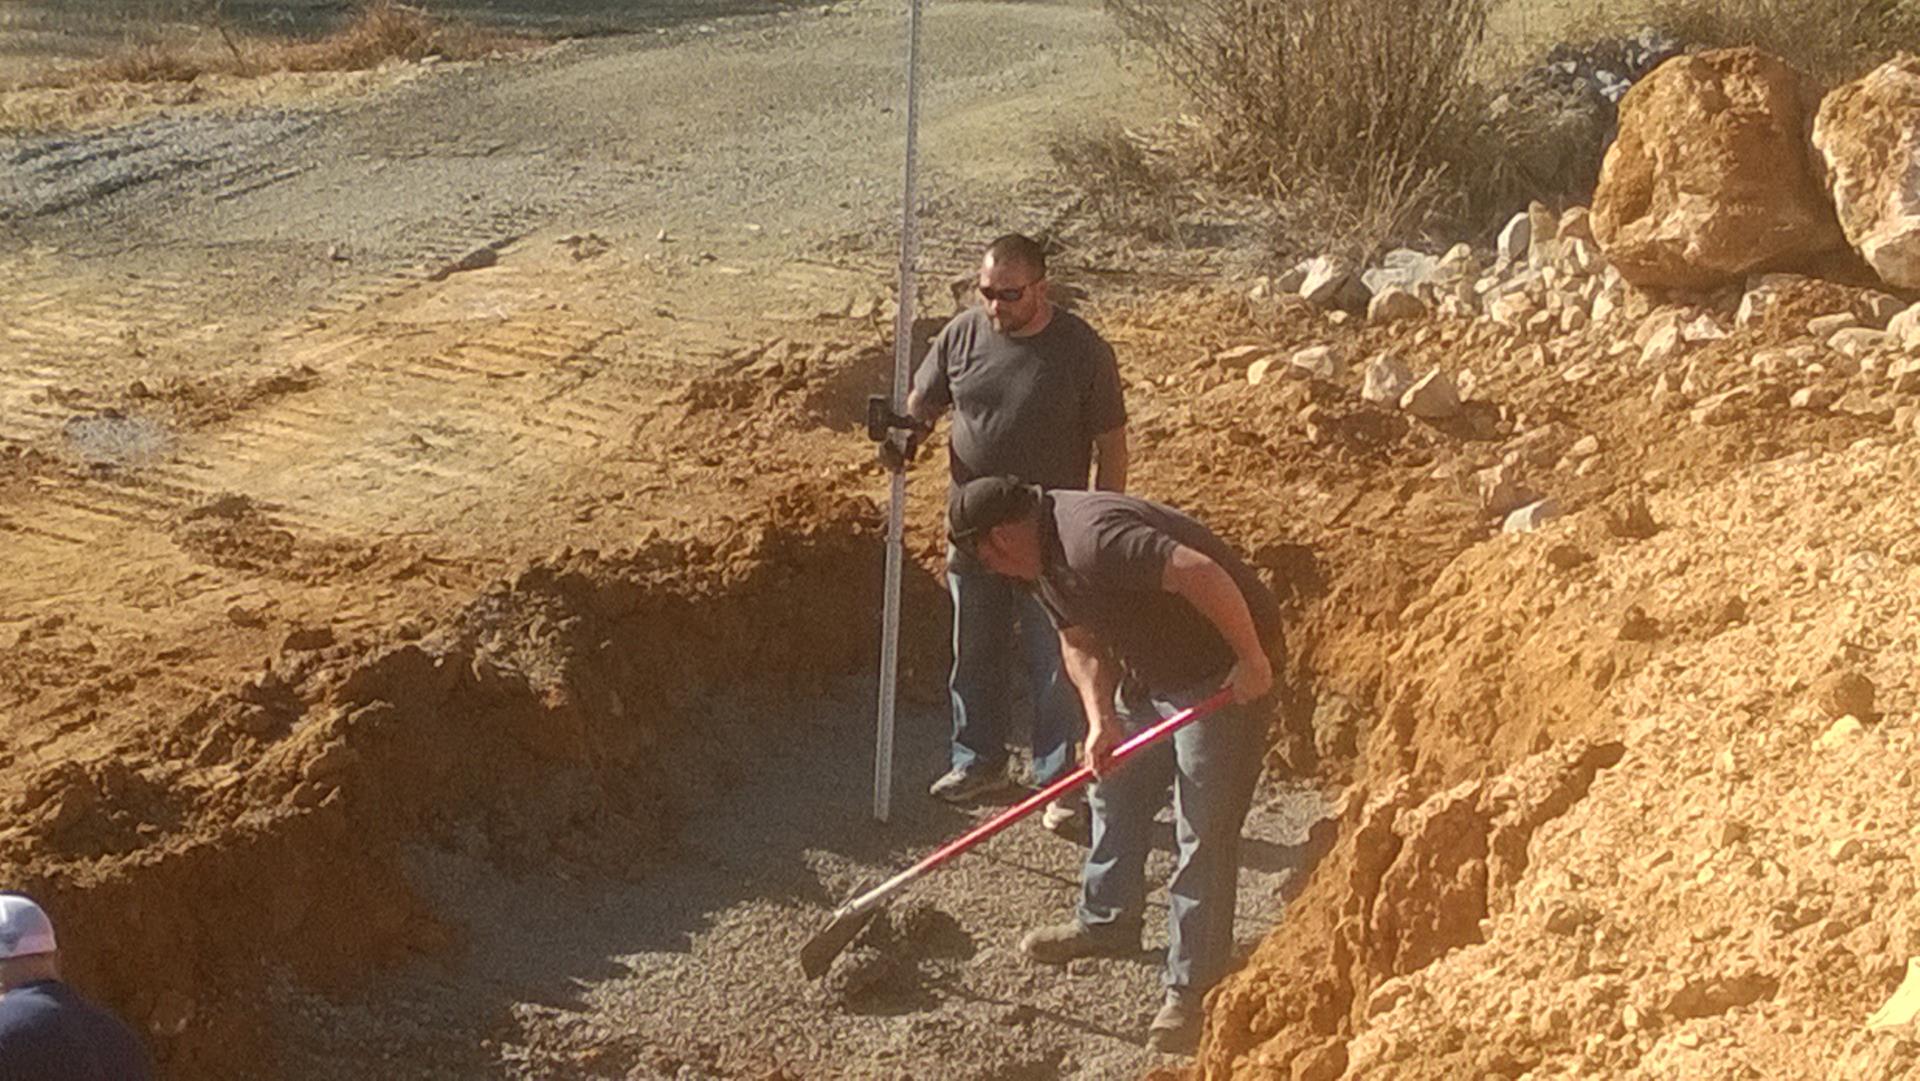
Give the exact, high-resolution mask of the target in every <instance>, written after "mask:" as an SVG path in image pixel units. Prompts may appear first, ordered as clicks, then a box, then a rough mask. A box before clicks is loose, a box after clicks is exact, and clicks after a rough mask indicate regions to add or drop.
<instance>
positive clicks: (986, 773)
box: [927, 766, 1013, 803]
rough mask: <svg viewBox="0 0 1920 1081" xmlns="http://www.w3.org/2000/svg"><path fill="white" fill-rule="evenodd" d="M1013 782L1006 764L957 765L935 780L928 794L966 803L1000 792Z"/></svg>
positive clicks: (950, 801)
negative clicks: (1008, 775) (1008, 774)
mask: <svg viewBox="0 0 1920 1081" xmlns="http://www.w3.org/2000/svg"><path fill="white" fill-rule="evenodd" d="M1012 783H1013V782H1012V781H1011V780H1010V779H1009V778H1008V777H1007V769H1006V767H1005V766H956V767H954V768H953V769H950V770H948V771H947V772H946V773H945V774H944V775H942V776H941V778H940V779H939V780H937V781H935V782H933V786H932V787H931V788H928V789H927V794H928V795H930V796H932V797H934V798H935V799H943V800H946V801H947V802H948V803H965V802H967V801H968V800H974V799H978V798H980V797H981V796H984V795H987V794H989V793H993V792H999V791H1001V790H1003V789H1005V788H1006V787H1007V786H1008V785H1011V784H1012Z"/></svg>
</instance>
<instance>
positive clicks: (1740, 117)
mask: <svg viewBox="0 0 1920 1081" xmlns="http://www.w3.org/2000/svg"><path fill="white" fill-rule="evenodd" d="M1813 106H1814V93H1813V91H1812V90H1811V89H1810V88H1809V86H1808V84H1807V83H1806V81H1805V80H1804V79H1803V78H1802V77H1801V76H1800V74H1799V73H1798V72H1796V71H1795V70H1794V69H1793V68H1792V67H1790V66H1789V65H1788V64H1787V63H1786V61H1784V60H1781V59H1779V58H1778V57H1774V56H1771V55H1769V54H1767V53H1763V52H1761V51H1760V50H1758V49H1717V50H1713V51H1710V52H1703V53H1692V54H1688V55H1685V56H1678V57H1675V58H1673V59H1671V60H1669V61H1667V62H1666V63H1664V64H1662V65H1660V66H1659V67H1658V68H1656V69H1654V71H1653V72H1652V73H1651V74H1649V75H1648V76H1647V77H1646V78H1644V79H1642V80H1641V81H1640V82H1638V83H1636V84H1634V87H1633V89H1632V90H1629V91H1628V92H1627V95H1626V97H1625V98H1624V99H1623V100H1622V101H1621V103H1620V136H1619V138H1618V139H1617V140H1616V141H1615V142H1614V144H1613V148H1612V149H1610V150H1609V151H1607V159H1606V164H1605V165H1604V166H1603V167H1602V168H1601V170H1600V185H1599V187H1598V188H1597V189H1596V190H1595V192H1594V197H1593V213H1592V219H1591V221H1592V225H1593V234H1594V237H1595V239H1597V240H1598V241H1599V243H1600V247H1601V249H1602V250H1603V251H1604V252H1605V253H1606V256H1607V259H1608V260H1609V261H1611V262H1612V263H1613V265H1614V266H1616V267H1618V268H1619V269H1620V273H1621V274H1622V275H1623V276H1624V277H1625V278H1626V279H1627V280H1628V281H1630V282H1632V283H1634V284H1635V285H1639V286H1642V287H1646V288H1672V289H1712V288H1715V287H1717V286H1721V285H1725V284H1728V283H1731V282H1737V281H1739V280H1740V279H1741V278H1742V277H1744V276H1745V275H1746V274H1747V273H1749V272H1751V271H1754V270H1761V269H1766V268H1769V267H1773V266H1778V265H1784V264H1790V263H1793V262H1796V261H1799V260H1802V259H1805V258H1808V257H1810V256H1813V255H1815V254H1817V253H1820V252H1824V251H1828V250H1830V249H1833V248H1837V247H1841V246H1843V245H1844V243H1845V238H1844V237H1843V236H1842V235H1841V232H1840V226H1839V223H1838V222H1837V221H1836V220H1835V218H1834V215H1833V207H1832V206H1831V204H1829V203H1828V202H1827V197H1826V193H1825V192H1824V191H1823V190H1822V188H1821V185H1820V182H1819V179H1818V177H1817V176H1816V174H1815V170H1814V168H1813V163H1812V160H1811V155H1810V154H1809V153H1808V150H1807V138H1806V130H1807V120H1808V118H1809V117H1810V116H1811V115H1812V113H1813Z"/></svg>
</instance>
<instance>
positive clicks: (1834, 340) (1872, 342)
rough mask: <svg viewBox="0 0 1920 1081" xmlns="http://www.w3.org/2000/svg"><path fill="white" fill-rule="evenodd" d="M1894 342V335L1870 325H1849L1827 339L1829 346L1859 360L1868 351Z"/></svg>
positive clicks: (1883, 347)
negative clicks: (1874, 328) (1872, 327)
mask: <svg viewBox="0 0 1920 1081" xmlns="http://www.w3.org/2000/svg"><path fill="white" fill-rule="evenodd" d="M1892 344H1893V336H1892V335H1890V334H1888V333H1887V332H1886V331H1884V330H1873V329H1871V328H1869V327H1848V328H1846V329H1845V330H1842V331H1839V332H1838V333H1836V334H1834V335H1833V337H1831V338H1828V339H1827V348H1829V349H1831V350H1833V351H1834V352H1836V353H1838V354H1840V355H1841V356H1843V357H1852V358H1854V359H1855V360H1858V359H1859V358H1860V357H1862V356H1865V355H1866V354H1868V353H1873V352H1877V351H1879V350H1882V349H1885V348H1888V347H1889V346H1891V345H1892Z"/></svg>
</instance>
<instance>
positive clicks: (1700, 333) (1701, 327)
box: [1680, 315, 1727, 343]
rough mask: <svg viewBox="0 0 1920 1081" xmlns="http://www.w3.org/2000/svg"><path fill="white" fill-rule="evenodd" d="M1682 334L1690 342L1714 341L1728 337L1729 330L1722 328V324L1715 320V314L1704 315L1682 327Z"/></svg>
mask: <svg viewBox="0 0 1920 1081" xmlns="http://www.w3.org/2000/svg"><path fill="white" fill-rule="evenodd" d="M1680 336H1681V337H1683V338H1685V339H1686V340H1687V341H1688V342H1689V343H1697V342H1714V341H1719V340H1720V339H1721V338H1724V337H1726V336H1727V332H1726V331H1724V330H1721V329H1720V324H1719V323H1716V322H1714V320H1713V316H1711V315H1702V316H1699V317H1697V318H1695V319H1694V320H1693V321H1692V322H1690V323H1688V324H1687V325H1686V326H1685V327H1682V328H1681V330H1680Z"/></svg>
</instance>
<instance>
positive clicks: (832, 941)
mask: <svg viewBox="0 0 1920 1081" xmlns="http://www.w3.org/2000/svg"><path fill="white" fill-rule="evenodd" d="M1232 700H1233V692H1232V691H1231V690H1222V691H1219V692H1217V693H1215V694H1214V695H1213V696H1212V697H1210V698H1208V699H1207V700H1206V701H1204V702H1201V703H1199V704H1198V705H1194V706H1190V707H1188V708H1186V709H1183V710H1181V711H1180V712H1178V713H1176V714H1174V715H1173V716H1171V717H1168V718H1167V719H1166V720H1164V721H1161V722H1159V723H1158V724H1155V725H1152V726H1151V727H1148V728H1146V729H1143V730H1141V731H1140V732H1138V733H1136V734H1135V735H1134V736H1132V737H1131V738H1129V739H1128V740H1126V741H1125V742H1123V743H1121V744H1120V746H1118V747H1116V748H1114V752H1113V762H1114V764H1115V765H1121V764H1123V763H1125V762H1126V760H1127V759H1128V758H1131V757H1132V756H1133V754H1134V753H1135V752H1137V751H1139V750H1140V749H1141V748H1142V747H1145V746H1147V745H1149V744H1152V743H1156V742H1158V741H1160V740H1162V739H1165V738H1166V737H1168V736H1170V735H1172V734H1173V733H1175V732H1177V731H1179V730H1180V729H1182V728H1185V727H1186V726H1187V725H1189V724H1192V723H1193V722H1194V721H1197V720H1199V719H1200V718H1202V717H1205V716H1206V715H1207V714H1209V713H1212V712H1213V711H1214V710H1216V709H1219V708H1220V707H1221V706H1224V705H1226V704H1227V703H1228V702H1231V701H1232ZM1092 779H1093V770H1092V768H1090V767H1088V766H1081V767H1080V768H1079V769H1076V770H1074V771H1073V772H1072V773H1069V774H1067V775H1066V776H1064V777H1061V778H1060V779H1059V780H1057V781H1055V782H1053V783H1052V784H1050V785H1048V786H1046V787H1045V788H1042V789H1041V790H1040V791H1038V792H1035V793H1034V794H1033V795H1031V796H1028V797H1027V798H1026V799H1023V800H1021V801H1020V802H1019V803H1016V804H1014V805H1013V806H1011V807H1009V808H1007V809H1006V810H1004V811H1002V812H1000V813H999V814H997V815H995V816H993V817H992V818H989V819H987V820H986V821H985V822H982V823H980V824H979V825H977V826H975V827H973V828H972V829H970V830H968V831H967V832H965V833H963V834H961V835H960V836H959V837H957V838H955V839H953V840H951V841H949V842H947V843H946V844H945V845H943V846H941V847H940V848H939V849H938V850H937V851H935V852H934V853H933V854H932V855H929V856H927V857H926V858H925V859H923V860H921V861H920V862H919V863H916V864H914V865H913V866H912V867H909V868H907V869H906V870H904V871H902V872H900V873H899V874H897V875H894V876H893V877H892V878H889V879H887V880H886V881H885V882H882V883H881V884H879V885H878V886H875V887H873V888H872V889H870V890H868V891H866V892H865V893H862V894H860V895H859V896H857V897H855V898H853V899H852V900H850V901H848V902H847V903H846V904H843V905H841V906H840V907H839V908H837V909H835V910H834V912H833V917H832V918H831V919H829V920H828V921H827V925H826V926H825V927H823V928H821V929H820V931H819V932H818V933H816V934H815V935H814V936H813V937H812V938H810V939H808V940H807V942H806V945H804V946H801V947H800V970H801V971H802V972H804V973H806V974H807V978H808V979H811V980H817V979H819V978H820V977H821V976H824V975H826V972H827V969H828V968H829V967H831V966H832V964H833V959H834V958H836V957H838V956H840V954H841V952H842V951H844V950H845V949H846V948H847V945H848V944H849V943H851V942H852V941H853V940H854V936H856V935H858V934H859V933H860V929H861V928H862V927H865V926H866V925H867V921H868V920H871V919H873V916H874V913H876V912H879V911H880V909H881V907H882V906H883V905H884V904H885V903H886V901H887V899H888V898H889V897H892V896H893V895H894V894H896V893H899V892H900V891H901V890H903V889H905V888H907V886H909V885H910V884H912V883H913V882H914V881H915V880H916V879H918V878H919V877H920V876H922V875H924V874H926V873H927V872H928V871H931V870H933V869H934V868H936V867H939V866H940V865H941V864H943V863H946V862H947V861H948V860H951V859H952V858H953V857H955V856H958V855H959V854H960V853H962V852H965V851H966V850H967V849H969V848H972V847H973V846H975V845H977V844H979V843H980V842H982V841H984V840H986V839H987V838H989V837H992V836H993V835H994V834H996V833H999V832H1000V831H1001V830H1004V829H1006V828H1007V827H1008V826H1011V825H1013V824H1014V823H1015V822H1018V821H1020V820H1021V819H1023V818H1025V817H1027V816H1028V815H1030V814H1032V813H1033V812H1035V811H1037V810H1039V809H1040V808H1042V807H1045V806H1046V805H1047V804H1048V803H1051V802H1052V801H1054V800H1056V799H1059V798H1060V797H1061V796H1064V795H1066V794H1067V793H1069V792H1072V791H1074V790H1075V789H1077V788H1079V787H1081V786H1082V785H1084V784H1086V783H1087V782H1088V781H1090V780H1092Z"/></svg>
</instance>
